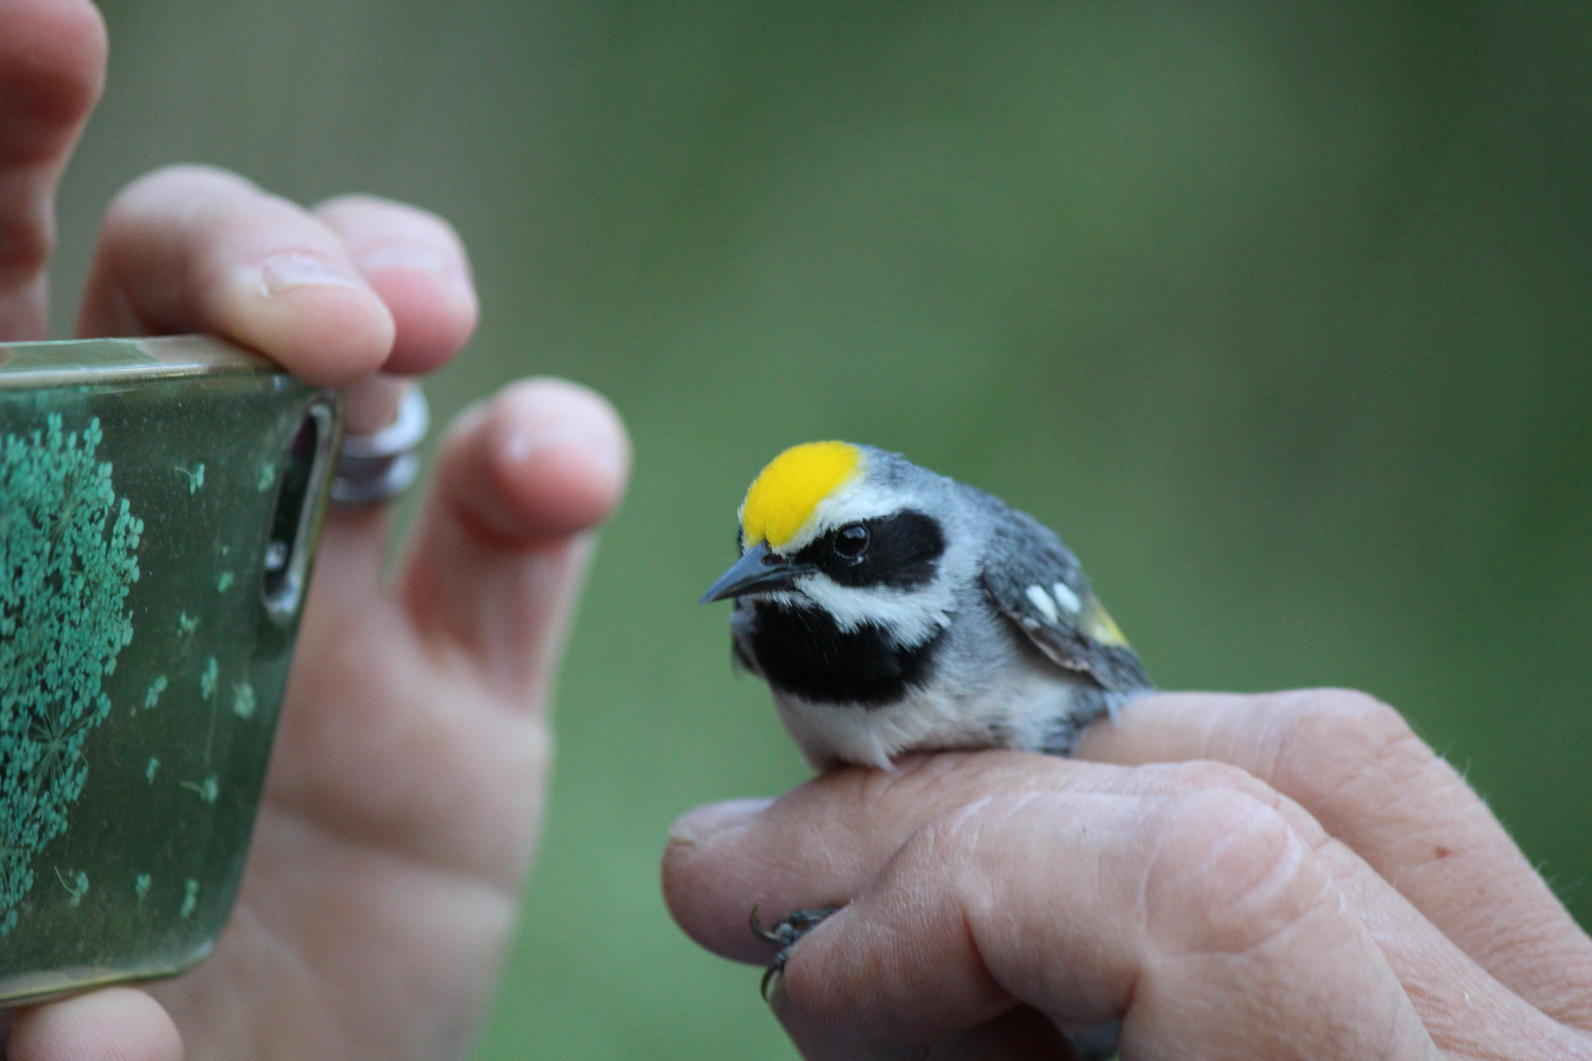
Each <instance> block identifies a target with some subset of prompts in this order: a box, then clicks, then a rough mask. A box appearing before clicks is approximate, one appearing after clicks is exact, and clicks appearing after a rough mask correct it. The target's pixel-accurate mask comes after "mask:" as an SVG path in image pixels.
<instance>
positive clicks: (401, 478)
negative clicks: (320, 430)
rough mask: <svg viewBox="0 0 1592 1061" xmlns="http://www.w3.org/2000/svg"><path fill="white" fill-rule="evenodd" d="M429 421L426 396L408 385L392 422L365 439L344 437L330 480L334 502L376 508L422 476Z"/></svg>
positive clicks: (356, 436) (361, 437)
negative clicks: (421, 458)
mask: <svg viewBox="0 0 1592 1061" xmlns="http://www.w3.org/2000/svg"><path fill="white" fill-rule="evenodd" d="M430 419H431V417H430V414H429V412H428V411H427V408H426V396H425V394H424V393H422V392H421V390H420V388H419V387H418V386H413V385H411V386H408V387H405V388H404V392H403V397H401V398H400V399H399V400H398V413H397V415H396V416H394V417H393V421H392V423H390V424H388V425H387V426H386V427H384V428H382V429H381V430H379V431H372V432H371V433H370V434H368V435H356V434H345V435H343V444H342V445H341V446H339V447H338V449H337V469H336V472H335V473H334V474H333V476H332V500H333V501H336V502H338V503H339V504H344V505H375V504H379V503H381V502H383V501H389V500H391V499H392V498H395V497H397V496H398V495H399V494H401V493H403V492H404V491H405V490H407V489H409V488H410V487H411V486H413V485H414V484H415V480H416V479H418V478H419V477H420V452H419V450H420V442H421V440H422V439H424V438H425V437H426V426H427V424H428V423H429V422H430Z"/></svg>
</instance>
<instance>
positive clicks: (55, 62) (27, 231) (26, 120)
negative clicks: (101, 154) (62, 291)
mask: <svg viewBox="0 0 1592 1061" xmlns="http://www.w3.org/2000/svg"><path fill="white" fill-rule="evenodd" d="M0 26H4V27H5V32H4V33H0V339H39V338H43V336H44V334H45V328H46V323H45V321H46V312H45V266H46V265H47V264H48V261H49V257H50V250H51V248H52V246H53V244H54V239H55V221H54V199H55V188H56V185H57V183H58V182H59V180H60V177H61V172H62V170H64V169H65V168H66V161H67V158H68V157H69V156H70V155H71V153H72V147H73V145H75V144H76V143H77V138H78V134H80V133H81V132H82V130H83V124H84V122H86V121H87V120H88V115H89V112H90V111H92V110H93V108H94V103H95V101H96V100H98V98H99V93H100V88H101V86H102V85H103V83H104V76H105V26H104V23H103V22H102V21H101V20H100V16H99V12H98V11H97V10H95V8H94V6H93V5H92V4H90V3H87V2H86V0H0Z"/></svg>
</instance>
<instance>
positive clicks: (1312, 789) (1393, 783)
mask: <svg viewBox="0 0 1592 1061" xmlns="http://www.w3.org/2000/svg"><path fill="white" fill-rule="evenodd" d="M1078 755H1079V757H1080V758H1086V759H1097V760H1101V761H1105V762H1112V763H1121V764H1132V763H1145V762H1177V761H1191V760H1198V759H1216V760H1220V761H1222V762H1225V763H1230V764H1232V765H1234V766H1237V767H1239V768H1240V769H1243V770H1245V771H1247V772H1249V773H1250V774H1253V775H1254V776H1255V777H1257V778H1259V779H1260V780H1262V781H1264V782H1265V783H1266V784H1268V785H1270V786H1271V787H1273V788H1275V789H1276V790H1277V791H1278V792H1281V793H1282V794H1284V795H1286V796H1288V797H1289V798H1290V799H1292V800H1294V801H1295V802H1297V803H1298V804H1300V805H1301V806H1303V807H1304V809H1305V810H1307V811H1308V812H1309V813H1310V815H1311V816H1312V817H1314V818H1315V819H1316V820H1318V821H1319V822H1320V823H1321V825H1322V826H1323V827H1324V828H1325V829H1326V830H1327V832H1329V833H1331V834H1332V835H1333V836H1335V837H1337V838H1338V839H1339V840H1341V841H1343V843H1345V844H1346V845H1348V846H1349V847H1350V848H1352V849H1353V850H1354V851H1355V852H1356V853H1358V854H1359V855H1360V856H1361V857H1362V858H1364V859H1365V861H1366V862H1367V863H1369V865H1370V866H1371V867H1372V869H1374V870H1375V871H1376V872H1377V874H1378V875H1380V876H1381V877H1382V878H1383V879H1385V880H1387V881H1390V882H1392V884H1393V885H1394V886H1396V887H1397V888H1398V890H1399V891H1400V892H1402V893H1403V894H1404V895H1405V896H1407V897H1408V898H1409V899H1410V901H1411V902H1412V903H1413V904H1414V905H1415V906H1416V907H1417V908H1419V909H1420V911H1421V912H1422V913H1423V914H1424V915H1425V916H1426V917H1427V918H1429V919H1430V920H1431V921H1432V923H1433V924H1435V925H1436V926H1437V927H1438V928H1439V929H1440V930H1441V931H1443V932H1444V933H1445V934H1447V935H1448V937H1449V938H1450V939H1452V940H1453V941H1454V942H1455V943H1456V944H1458V946H1459V947H1460V948H1461V949H1462V950H1464V951H1465V953H1467V954H1469V955H1470V956H1471V957H1473V958H1474V959H1475V960H1476V961H1477V962H1478V963H1480V964H1481V965H1482V966H1483V967H1485V968H1486V969H1487V970H1488V972H1490V973H1491V974H1492V975H1493V976H1494V977H1496V978H1497V979H1498V980H1499V981H1501V982H1502V983H1503V984H1505V985H1506V986H1508V987H1509V988H1511V989H1512V990H1514V991H1515V992H1517V993H1519V994H1520V995H1521V996H1522V997H1524V998H1526V999H1527V1000H1528V1001H1530V1002H1532V1003H1534V1004H1535V1005H1538V1006H1540V1007H1542V1008H1543V1009H1544V1010H1545V1011H1546V1012H1548V1013H1549V1014H1550V1015H1552V1016H1554V1017H1556V1018H1557V1019H1559V1020H1562V1021H1565V1022H1567V1023H1571V1024H1575V1025H1577V1026H1579V1027H1583V1028H1592V941H1589V940H1588V938H1587V936H1586V934H1585V933H1583V932H1582V931H1581V930H1580V929H1579V928H1578V927H1577V926H1576V924H1575V922H1574V920H1573V919H1572V918H1571V917H1570V915H1569V913H1568V912H1567V911H1566V910H1565V909H1564V907H1563V906H1562V905H1561V904H1560V903H1559V901H1558V900H1557V899H1556V898H1555V897H1554V895H1553V893H1552V892H1551V890H1549V888H1548V886H1547V884H1546V883H1545V882H1544V881H1543V879H1542V878H1541V876H1540V875H1538V874H1537V873H1536V871H1535V870H1533V869H1532V867H1531V865H1530V864H1529V863H1528V862H1527V861H1526V859H1525V857H1524V855H1522V854H1521V852H1520V850H1519V848H1518V847H1516V846H1515V844H1514V842H1513V841H1512V840H1511V839H1510V838H1509V836H1508V834H1507V833H1506V832H1505V831H1504V829H1503V827H1502V826H1501V825H1500V824H1499V823H1498V821H1497V819H1496V818H1495V817H1493V815H1492V812H1491V811H1490V810H1488V808H1487V806H1486V804H1485V803H1483V802H1482V800H1481V799H1480V797H1478V796H1477V795H1476V794H1475V792H1473V791H1472V790H1471V789H1470V787H1469V786H1468V785H1466V784H1465V781H1464V779H1463V778H1462V777H1460V776H1459V774H1458V772H1457V771H1455V770H1454V768H1453V767H1452V766H1450V765H1449V764H1448V763H1447V762H1445V761H1444V760H1443V759H1442V758H1440V757H1439V756H1438V755H1437V754H1436V753H1435V752H1433V751H1432V750H1431V749H1430V748H1429V747H1427V745H1426V744H1425V743H1423V742H1422V741H1421V740H1420V739H1419V738H1418V737H1417V736H1416V735H1415V734H1414V732H1413V731H1412V730H1411V729H1410V728H1409V726H1408V724H1406V723H1405V722H1404V720H1403V719H1402V718H1401V717H1400V716H1399V715H1398V713H1397V712H1395V711H1394V710H1393V709H1392V708H1389V707H1387V706H1386V705H1384V704H1381V703H1379V702H1377V701H1375V700H1373V699H1372V698H1370V697H1367V696H1365V695H1364V694H1361V693H1354V692H1349V691H1346V690H1334V689H1322V690H1306V691H1302V692H1291V693H1282V694H1275V695H1269V696H1231V695H1220V694H1175V695H1157V696H1148V697H1144V698H1142V699H1139V700H1136V701H1134V702H1133V704H1132V705H1131V706H1130V707H1129V708H1128V709H1127V710H1126V711H1125V712H1124V713H1123V717H1122V719H1121V722H1120V724H1119V725H1117V726H1115V727H1112V726H1094V727H1092V728H1091V729H1090V730H1089V731H1088V733H1087V734H1086V736H1085V738H1084V741H1083V742H1082V744H1081V745H1080V747H1079V749H1078Z"/></svg>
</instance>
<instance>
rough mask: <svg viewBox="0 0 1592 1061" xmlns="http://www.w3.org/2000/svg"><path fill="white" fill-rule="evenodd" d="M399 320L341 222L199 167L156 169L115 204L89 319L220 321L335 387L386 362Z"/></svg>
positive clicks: (196, 324)
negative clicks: (365, 272) (337, 226)
mask: <svg viewBox="0 0 1592 1061" xmlns="http://www.w3.org/2000/svg"><path fill="white" fill-rule="evenodd" d="M395 328H396V325H395V322H394V318H393V313H392V311H391V310H389V309H388V307H387V305H386V303H384V302H383V301H382V299H381V296H380V295H378V294H377V293H376V291H375V290H374V289H373V288H372V287H371V285H370V284H369V283H368V282H367V281H366V280H365V278H364V277H363V276H362V275H361V273H360V271H359V268H358V266H357V264H356V263H355V262H354V261H353V259H352V257H351V254H350V251H349V248H348V247H347V246H345V244H344V241H343V238H342V237H341V235H339V233H338V232H336V231H335V230H334V229H333V228H332V227H331V226H330V225H328V224H327V223H326V222H324V221H322V220H320V219H317V218H316V217H314V216H313V215H312V214H310V213H309V212H308V211H306V210H303V209H301V208H300V207H298V206H295V205H293V204H292V203H289V202H287V201H286V200H284V199H280V198H278V197H276V196H272V195H268V194H266V193H265V192H263V191H261V190H260V189H259V188H257V187H255V186H254V185H253V184H251V183H249V182H248V181H246V180H244V179H243V178H241V177H238V176H235V175H233V174H230V173H226V172H223V171H221V170H215V169H209V168H205V167H199V166H178V167H172V168H168V169H163V170H157V171H155V172H154V173H152V174H150V175H148V176H147V177H144V178H142V179H140V180H138V181H135V182H134V183H133V184H131V185H129V186H128V187H127V188H126V189H125V190H124V191H123V192H122V193H121V194H120V195H119V196H118V197H117V198H116V201H115V202H114V203H112V205H111V207H110V209H109V211H108V212H107V213H106V215H105V220H104V222H103V224H102V226H101V232H100V242H99V246H98V248H97V250H96V253H95V258H94V264H93V267H92V269H91V271H90V276H89V283H88V288H87V291H86V292H85V295H84V303H83V312H82V316H81V318H80V330H81V331H82V332H83V333H84V334H88V335H101V334H113V335H114V334H150V333H161V332H182V331H205V332H213V333H216V334H218V335H222V336H226V337H227V338H230V339H233V340H234V341H236V342H239V343H242V344H243V345H245V346H249V347H252V348H254V349H256V350H259V351H260V352H262V353H264V354H266V355H268V356H269V357H271V358H272V359H274V360H275V361H277V362H278V363H280V364H281V365H282V366H283V367H284V368H286V369H287V370H288V371H289V372H292V373H294V374H295V375H298V376H301V377H303V378H304V379H306V380H309V381H310V382H312V383H316V384H320V385H325V386H338V385H342V384H346V383H350V382H353V381H355V380H358V379H360V378H362V377H365V376H368V375H369V374H370V373H372V372H374V371H375V370H376V369H378V368H380V367H381V366H382V365H383V364H384V363H385V362H386V360H387V358H388V355H389V354H390V353H391V351H392V349H393V345H394V338H395Z"/></svg>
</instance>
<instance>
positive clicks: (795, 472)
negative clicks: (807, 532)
mask: <svg viewBox="0 0 1592 1061" xmlns="http://www.w3.org/2000/svg"><path fill="white" fill-rule="evenodd" d="M862 465H863V457H862V450H860V449H858V448H857V447H856V446H853V445H852V444H851V443H849V442H804V443H802V444H801V445H799V446H792V447H791V448H790V449H788V450H786V451H785V452H784V453H781V454H780V455H779V456H777V457H775V458H774V459H773V460H771V461H769V462H768V466H767V467H766V468H764V469H763V470H762V471H761V472H759V473H758V476H757V478H756V479H754V480H752V485H751V487H749V488H748V489H747V491H746V501H745V502H744V503H743V504H742V505H741V531H742V533H743V534H745V536H746V544H747V545H749V546H750V545H757V544H759V543H760V542H767V543H768V546H769V548H771V549H779V548H781V547H783V546H785V545H787V544H789V543H790V542H791V541H792V540H793V539H795V537H796V536H797V535H798V534H800V533H801V530H802V528H803V527H805V526H806V525H807V521H808V520H810V519H812V518H813V513H814V512H815V511H816V510H817V508H818V505H819V502H821V501H823V499H824V498H826V497H828V496H829V495H830V494H832V493H834V492H835V491H836V490H838V489H839V488H840V487H842V486H844V485H846V484H847V483H849V482H851V481H852V480H853V479H855V478H856V477H857V476H858V475H859V474H861V472H862Z"/></svg>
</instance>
